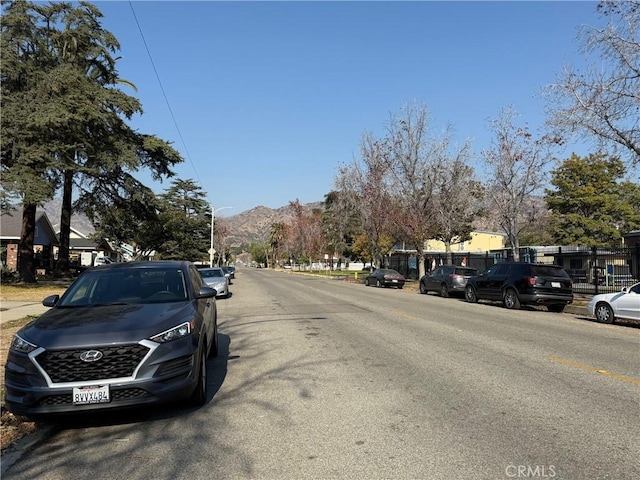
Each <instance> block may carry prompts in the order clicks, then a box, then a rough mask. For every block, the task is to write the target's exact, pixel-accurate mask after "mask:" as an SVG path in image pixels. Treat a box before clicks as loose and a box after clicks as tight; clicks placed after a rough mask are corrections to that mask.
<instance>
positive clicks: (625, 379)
mask: <svg viewBox="0 0 640 480" xmlns="http://www.w3.org/2000/svg"><path fill="white" fill-rule="evenodd" d="M547 358H548V359H549V360H551V361H553V362H558V363H562V364H564V365H569V366H570V367H575V368H579V369H581V370H586V371H587V372H592V373H599V374H601V375H607V376H609V377H612V378H615V379H616V380H622V381H623V382H627V383H633V384H634V385H640V380H638V379H637V378H633V377H627V376H625V375H619V374H617V373H613V372H609V371H607V370H602V369H599V368H595V367H591V366H589V365H585V364H583V363H578V362H574V361H573V360H567V359H566V358H562V357H556V356H555V355H549V356H548V357H547Z"/></svg>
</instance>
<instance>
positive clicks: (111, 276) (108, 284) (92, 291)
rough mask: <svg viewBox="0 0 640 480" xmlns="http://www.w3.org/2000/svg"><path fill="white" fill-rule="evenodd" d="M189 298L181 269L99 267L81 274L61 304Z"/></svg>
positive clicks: (165, 300) (95, 303)
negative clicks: (108, 268) (117, 268)
mask: <svg viewBox="0 0 640 480" xmlns="http://www.w3.org/2000/svg"><path fill="white" fill-rule="evenodd" d="M186 299H187V289H186V284H185V279H184V275H183V273H182V271H181V270H179V269H176V268H135V269H134V268H128V269H120V270H100V269H96V270H92V271H87V272H86V273H85V274H83V275H81V276H80V277H78V279H77V280H76V281H75V282H74V283H73V284H72V285H71V286H70V287H69V290H68V291H67V292H66V293H65V295H64V296H63V297H62V299H61V300H60V302H58V305H57V306H58V307H73V306H91V305H112V304H123V303H125V304H132V303H151V302H153V303H156V302H177V301H183V300H186Z"/></svg>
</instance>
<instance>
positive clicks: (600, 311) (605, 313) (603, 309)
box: [594, 303, 615, 323]
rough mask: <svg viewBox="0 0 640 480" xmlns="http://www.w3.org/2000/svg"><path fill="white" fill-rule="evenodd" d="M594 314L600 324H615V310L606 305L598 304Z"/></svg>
mask: <svg viewBox="0 0 640 480" xmlns="http://www.w3.org/2000/svg"><path fill="white" fill-rule="evenodd" d="M594 313H595V316H596V320H598V321H599V322H600V323H613V321H614V320H615V315H614V314H613V309H612V308H611V306H610V305H608V304H606V303H599V304H597V305H596V308H595V312H594Z"/></svg>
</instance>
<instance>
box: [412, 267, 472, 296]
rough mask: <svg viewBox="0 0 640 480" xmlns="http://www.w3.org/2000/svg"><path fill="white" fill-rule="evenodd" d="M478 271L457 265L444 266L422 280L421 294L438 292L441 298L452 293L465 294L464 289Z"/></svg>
mask: <svg viewBox="0 0 640 480" xmlns="http://www.w3.org/2000/svg"><path fill="white" fill-rule="evenodd" d="M477 274H478V270H476V269H475V268H470V267H460V266H457V265H442V266H440V267H438V268H436V269H435V270H434V271H433V272H431V273H428V274H426V275H424V276H422V278H420V293H429V292H438V293H440V296H441V297H448V296H449V295H450V294H452V293H460V294H464V287H465V286H466V285H467V280H469V278H470V277H473V276H474V275H477Z"/></svg>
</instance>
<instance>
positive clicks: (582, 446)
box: [3, 268, 640, 480]
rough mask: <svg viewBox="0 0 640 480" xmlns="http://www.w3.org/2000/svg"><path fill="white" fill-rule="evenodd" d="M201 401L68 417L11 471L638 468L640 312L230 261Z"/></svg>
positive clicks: (261, 473)
mask: <svg viewBox="0 0 640 480" xmlns="http://www.w3.org/2000/svg"><path fill="white" fill-rule="evenodd" d="M231 291H232V293H233V295H232V297H231V298H229V299H222V300H219V302H218V309H219V315H220V333H221V337H220V340H221V347H222V348H221V354H220V356H219V357H218V358H217V359H215V360H211V361H210V363H209V373H210V378H209V382H208V388H209V396H210V400H209V402H208V403H207V404H206V405H205V406H204V407H202V408H199V409H190V408H177V407H169V408H162V409H146V410H144V411H135V412H131V413H128V414H119V415H115V414H108V415H107V414H100V415H94V416H92V417H86V418H79V419H77V420H75V421H74V422H72V423H66V424H64V425H62V426H61V427H60V429H59V430H58V431H57V432H55V433H54V435H53V436H51V437H50V438H48V439H47V440H46V441H45V442H44V443H42V444H41V445H39V446H38V447H37V448H36V449H35V450H33V451H32V452H30V453H29V454H28V455H26V456H25V457H23V458H22V459H21V460H20V462H18V463H17V464H16V465H14V466H13V467H11V468H10V469H9V471H8V472H6V473H5V474H3V479H5V480H7V479H26V478H29V479H31V478H33V479H65V480H67V479H71V478H72V479H74V480H77V479H109V480H120V479H122V480H125V479H127V480H130V479H159V480H161V479H162V480H165V479H166V480H174V479H183V478H184V479H214V478H215V479H245V478H246V479H249V478H253V479H382V478H387V479H509V478H558V479H571V480H574V479H575V480H590V479H616V480H621V479H634V480H635V479H637V478H640V460H639V459H640V442H639V440H638V438H639V437H638V432H639V431H640V428H639V427H640V415H638V413H639V406H640V368H639V367H640V335H639V333H640V329H638V328H634V327H630V326H621V325H601V324H598V323H595V322H593V321H591V320H588V319H586V318H584V317H581V316H580V315H575V314H568V313H564V314H555V313H549V312H546V311H539V310H533V309H526V310H521V311H510V310H506V309H504V308H502V307H499V306H495V305H489V304H477V305H473V304H468V303H465V302H464V301H462V300H459V299H455V298H450V299H443V298H440V297H437V296H435V295H427V296H425V295H419V294H417V293H413V292H409V291H407V290H396V289H377V288H374V287H365V286H364V285H358V284H348V283H345V282H340V281H335V280H328V279H319V278H315V277H309V276H302V275H296V274H291V273H284V272H274V271H270V270H264V269H249V268H247V269H239V270H238V273H237V278H236V280H235V281H234V284H233V285H232V287H231Z"/></svg>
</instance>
